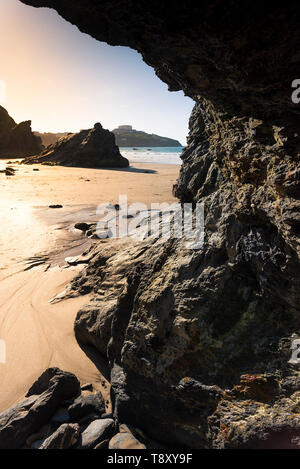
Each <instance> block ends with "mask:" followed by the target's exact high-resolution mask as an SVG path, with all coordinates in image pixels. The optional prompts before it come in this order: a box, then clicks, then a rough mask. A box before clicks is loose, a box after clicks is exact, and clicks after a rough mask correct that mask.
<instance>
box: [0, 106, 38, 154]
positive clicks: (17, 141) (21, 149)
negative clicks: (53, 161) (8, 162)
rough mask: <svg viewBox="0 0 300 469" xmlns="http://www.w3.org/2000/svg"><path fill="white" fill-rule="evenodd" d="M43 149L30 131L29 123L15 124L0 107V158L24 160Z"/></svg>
mask: <svg viewBox="0 0 300 469" xmlns="http://www.w3.org/2000/svg"><path fill="white" fill-rule="evenodd" d="M42 149H43V145H42V142H41V139H40V138H39V137H36V136H35V135H34V133H33V132H32V130H31V121H25V122H21V123H20V124H16V122H15V121H14V120H13V118H12V117H10V115H9V114H8V112H7V111H6V109H4V107H2V106H0V158H12V157H13V158H24V157H26V156H30V155H36V154H38V153H40V151H41V150H42Z"/></svg>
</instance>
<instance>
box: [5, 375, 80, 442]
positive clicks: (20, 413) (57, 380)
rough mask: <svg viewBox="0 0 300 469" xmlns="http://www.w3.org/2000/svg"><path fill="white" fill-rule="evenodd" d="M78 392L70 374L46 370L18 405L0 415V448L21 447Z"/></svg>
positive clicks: (74, 378) (75, 381)
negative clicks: (60, 406) (62, 404)
mask: <svg viewBox="0 0 300 469" xmlns="http://www.w3.org/2000/svg"><path fill="white" fill-rule="evenodd" d="M79 391H80V384H79V381H78V379H77V378H76V376H74V375H73V374H72V373H67V372H64V371H61V370H60V369H58V368H48V369H47V370H46V371H45V372H44V373H43V374H42V375H41V376H40V378H39V379H38V380H37V381H36V382H35V383H34V384H33V386H32V387H31V388H30V389H29V391H28V393H27V395H26V398H25V399H24V400H23V401H22V402H19V403H18V404H17V405H15V406H14V407H12V408H10V409H8V410H7V411H5V412H3V413H2V414H0V449H18V448H21V447H22V446H23V445H24V444H25V442H26V440H27V438H28V437H29V436H30V435H32V434H34V433H36V432H38V431H39V429H40V428H41V427H42V426H43V425H44V424H46V423H48V422H49V420H50V419H51V417H52V416H53V414H54V413H55V411H56V409H57V408H58V407H59V405H60V404H61V402H62V401H63V400H65V399H69V398H71V397H74V396H76V395H78V394H79Z"/></svg>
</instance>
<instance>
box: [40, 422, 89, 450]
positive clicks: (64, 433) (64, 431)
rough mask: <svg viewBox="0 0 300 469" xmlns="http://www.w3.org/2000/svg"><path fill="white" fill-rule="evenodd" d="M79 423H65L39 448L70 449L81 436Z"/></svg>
mask: <svg viewBox="0 0 300 469" xmlns="http://www.w3.org/2000/svg"><path fill="white" fill-rule="evenodd" d="M79 430H80V427H79V425H78V424H76V423H75V424H74V423H72V424H67V423H65V424H63V425H61V426H60V427H59V428H58V429H57V430H56V431H55V432H54V433H53V434H52V435H50V436H49V437H48V438H47V439H46V440H44V441H43V443H42V444H41V445H40V446H39V449H69V448H72V446H74V445H75V444H76V443H77V441H78V438H79V434H80V431H79Z"/></svg>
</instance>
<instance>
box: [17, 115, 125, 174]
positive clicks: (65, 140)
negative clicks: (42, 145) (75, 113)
mask: <svg viewBox="0 0 300 469" xmlns="http://www.w3.org/2000/svg"><path fill="white" fill-rule="evenodd" d="M23 163H25V164H33V163H41V164H56V165H63V166H80V167H84V168H124V167H127V166H128V165H129V162H128V160H127V159H126V158H124V157H123V156H122V155H121V154H120V151H119V148H118V147H117V145H116V144H115V136H114V134H113V133H112V132H110V131H109V130H105V129H103V128H102V126H101V124H99V123H97V124H95V125H94V127H93V129H88V130H81V131H80V132H79V133H76V134H69V135H67V136H66V137H62V138H60V139H59V140H58V142H56V143H55V144H54V145H50V146H49V147H47V148H46V149H45V150H44V151H43V152H42V153H41V154H40V155H37V156H32V157H30V158H26V159H25V160H24V161H23Z"/></svg>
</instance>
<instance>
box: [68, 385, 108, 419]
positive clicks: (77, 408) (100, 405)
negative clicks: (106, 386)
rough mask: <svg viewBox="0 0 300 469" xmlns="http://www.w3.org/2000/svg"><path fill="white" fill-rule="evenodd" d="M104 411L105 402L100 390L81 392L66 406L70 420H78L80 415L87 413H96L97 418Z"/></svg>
mask: <svg viewBox="0 0 300 469" xmlns="http://www.w3.org/2000/svg"><path fill="white" fill-rule="evenodd" d="M104 411H105V402H104V399H103V397H102V394H101V393H100V392H97V393H95V394H92V393H90V394H81V395H80V396H79V397H77V398H76V399H75V401H74V402H73V404H72V405H71V406H70V407H69V408H68V413H69V415H70V419H71V421H72V422H78V421H79V420H80V419H81V418H82V417H84V416H85V415H88V414H93V415H96V416H97V415H98V418H100V417H101V415H102V414H103V412H104Z"/></svg>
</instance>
